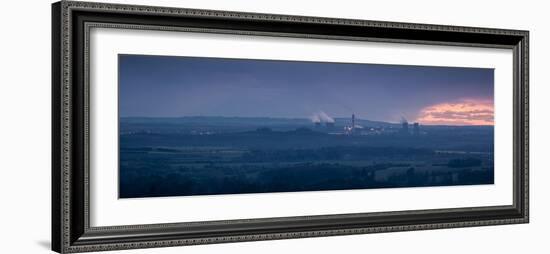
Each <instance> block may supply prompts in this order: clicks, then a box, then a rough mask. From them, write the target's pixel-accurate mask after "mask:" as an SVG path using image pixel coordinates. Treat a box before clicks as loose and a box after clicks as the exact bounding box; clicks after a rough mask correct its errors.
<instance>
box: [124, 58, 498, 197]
mask: <svg viewBox="0 0 550 254" xmlns="http://www.w3.org/2000/svg"><path fill="white" fill-rule="evenodd" d="M118 68H119V70H118V73H119V74H118V77H119V80H118V86H119V88H118V90H119V94H118V100H119V107H118V115H119V119H118V120H119V122H118V126H119V169H118V170H119V179H118V181H119V198H146V197H169V196H194V195H217V194H245V193H274V192H297V191H329V190H357V189H378V188H402V187H428V186H431V187H434V186H461V185H481V184H493V183H494V70H493V69H486V68H462V67H443V66H411V65H382V64H364V63H332V62H307V61H283V60H255V59H228V58H208V57H183V56H154V55H126V54H121V55H119V57H118Z"/></svg>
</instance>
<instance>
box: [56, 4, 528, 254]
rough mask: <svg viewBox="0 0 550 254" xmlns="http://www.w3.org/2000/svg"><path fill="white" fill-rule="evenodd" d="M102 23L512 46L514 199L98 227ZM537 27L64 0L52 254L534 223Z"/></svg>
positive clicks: (59, 16)
mask: <svg viewBox="0 0 550 254" xmlns="http://www.w3.org/2000/svg"><path fill="white" fill-rule="evenodd" d="M94 27H102V28H117V29H140V30H162V31H192V32H204V33H229V34H243V35H256V36H279V37H297V38H318V39H333V40H357V41H375V42H392V43H410V44H426V45H451V46H468V47H484V48H506V49H512V50H513V54H514V63H513V65H514V81H513V83H514V108H513V115H514V135H513V137H511V138H513V139H514V158H513V161H514V162H513V163H514V165H513V167H514V193H513V195H514V197H513V200H514V202H513V205H511V206H488V207H464V208H456V209H431V210H413V211H399V212H395V211H388V212H378V213H356V214H339V215H319V216H297V217H283V218H264V219H242V220H226V221H208V222H182V223H171V224H150V225H131V226H113V227H91V226H90V223H89V210H90V203H89V202H90V193H89V173H90V172H89V159H88V158H89V150H88V149H89V143H88V140H89V98H88V97H89V77H88V75H89V48H90V45H89V43H90V42H89V31H90V29H91V28H94ZM528 41H529V32H528V31H519V30H505V29H491V28H476V27H458V26H442V25H427V24H412V23H396V22H382V21H366V20H351V19H334V18H320V17H303V16H288V15H274V14H258V13H243V12H227V11H211V10H197V9H181V8H168V7H153V6H136V5H121V4H105V3H88V2H72V1H61V2H57V3H54V4H53V5H52V250H54V251H56V252H60V253H75V252H89V251H106V250H122V249H134V248H152V247H167V246H181V245H195V244H210V243H224V242H239V241H259V240H275V239H288V238H302V237H320V236H334V235H349V234H365V233H380V232H396V231H408V230H425V229H440V228H456V227H473V226H488V225H502V224H517V223H528V222H529V97H528V96H529V90H528V83H529V74H528V73H529V42H528Z"/></svg>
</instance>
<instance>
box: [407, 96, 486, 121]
mask: <svg viewBox="0 0 550 254" xmlns="http://www.w3.org/2000/svg"><path fill="white" fill-rule="evenodd" d="M416 121H417V122H419V123H421V124H428V125H494V106H493V101H492V100H476V99H465V100H460V101H458V102H452V103H439V104H435V105H431V106H428V107H425V108H423V109H422V110H421V111H420V114H419V116H418V118H417V119H416Z"/></svg>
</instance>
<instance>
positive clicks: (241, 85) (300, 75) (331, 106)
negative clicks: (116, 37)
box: [119, 55, 494, 125]
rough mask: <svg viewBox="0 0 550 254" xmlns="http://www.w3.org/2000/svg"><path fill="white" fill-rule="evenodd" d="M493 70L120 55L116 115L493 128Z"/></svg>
mask: <svg viewBox="0 0 550 254" xmlns="http://www.w3.org/2000/svg"><path fill="white" fill-rule="evenodd" d="M493 82H494V77H493V69H480V68H455V67H426V66H405V65H378V64H342V63H320V62H297V61H271V60H248V59H222V58H197V57H167V56H141V55H120V56H119V115H120V116H121V117H127V116H145V117H182V116H243V117H258V116H263V117H288V118H309V117H311V116H312V115H313V114H315V113H316V112H325V113H326V114H328V115H329V116H331V117H349V116H350V115H351V114H352V113H353V114H355V115H356V116H357V117H358V118H361V119H369V120H378V121H388V122H398V121H400V119H401V117H405V118H406V119H407V120H409V121H418V122H420V123H421V124H447V125H492V124H493V111H494V110H493V91H494V89H493Z"/></svg>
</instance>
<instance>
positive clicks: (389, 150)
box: [240, 146, 434, 162]
mask: <svg viewBox="0 0 550 254" xmlns="http://www.w3.org/2000/svg"><path fill="white" fill-rule="evenodd" d="M433 154H434V152H433V151H432V150H430V149H423V148H398V147H353V146H346V147H323V148H319V149H278V150H268V149H262V150H251V151H249V152H247V153H245V154H243V155H242V157H241V158H240V160H241V161H242V162H276V161H286V162H295V161H327V160H329V161H330V160H343V161H352V160H368V159H374V158H388V157H389V158H392V159H393V160H396V159H398V158H407V157H415V158H418V157H419V156H431V155H433Z"/></svg>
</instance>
